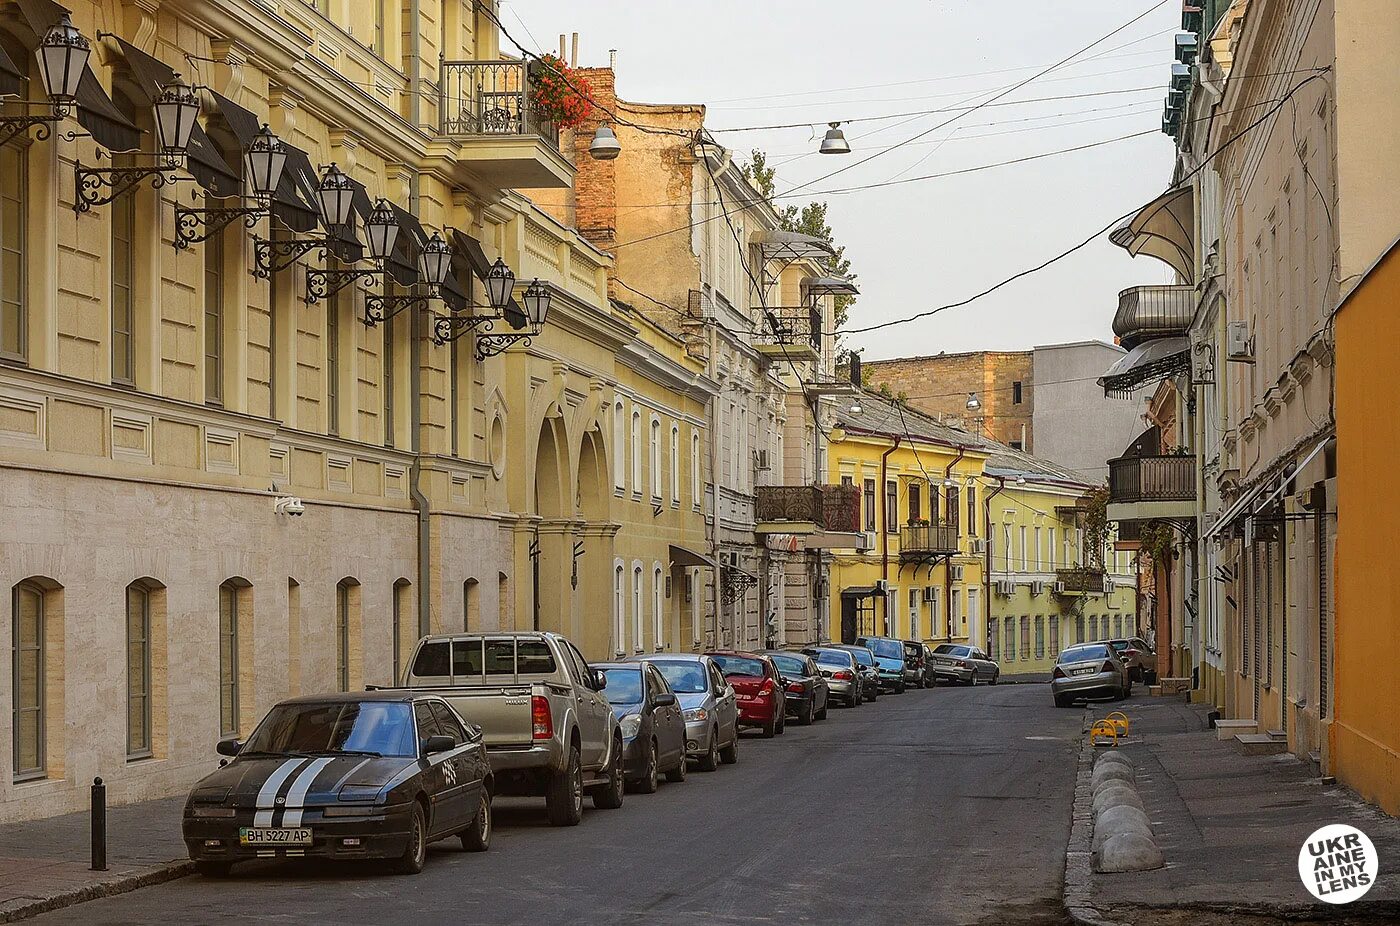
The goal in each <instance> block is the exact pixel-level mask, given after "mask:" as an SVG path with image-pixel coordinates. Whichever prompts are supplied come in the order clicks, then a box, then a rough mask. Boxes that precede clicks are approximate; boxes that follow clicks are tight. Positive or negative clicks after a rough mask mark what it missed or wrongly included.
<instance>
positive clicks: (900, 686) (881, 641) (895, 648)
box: [856, 637, 904, 694]
mask: <svg viewBox="0 0 1400 926" xmlns="http://www.w3.org/2000/svg"><path fill="white" fill-rule="evenodd" d="M856 644H857V645H859V646H864V647H865V648H866V649H868V650H870V651H871V652H872V653H874V654H875V664H876V665H877V666H878V667H879V670H880V688H881V690H883V691H893V692H894V693H895V694H903V693H904V641H903V640H895V639H892V638H891V637H858V638H856Z"/></svg>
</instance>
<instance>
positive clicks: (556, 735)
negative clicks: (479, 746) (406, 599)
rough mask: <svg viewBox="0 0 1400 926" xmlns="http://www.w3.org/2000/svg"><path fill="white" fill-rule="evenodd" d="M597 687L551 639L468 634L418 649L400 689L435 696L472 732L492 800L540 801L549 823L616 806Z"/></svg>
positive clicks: (617, 749) (618, 787)
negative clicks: (586, 798)
mask: <svg viewBox="0 0 1400 926" xmlns="http://www.w3.org/2000/svg"><path fill="white" fill-rule="evenodd" d="M605 684H606V681H605V680H604V678H603V675H602V673H600V672H597V671H595V670H594V669H593V668H592V667H591V666H589V665H588V663H587V662H586V661H585V660H584V658H583V656H582V655H580V653H579V651H578V649H577V648H576V647H575V646H574V645H573V644H572V643H570V642H569V641H568V640H567V639H565V638H564V637H562V636H560V635H559V634H556V633H509V632H507V633H468V634H444V635H438V636H427V637H424V638H423V639H421V640H419V641H418V646H417V648H415V649H414V651H413V655H412V657H411V658H410V659H409V661H408V668H407V670H406V671H405V673H404V679H403V686H404V687H405V688H412V689H414V690H424V689H426V690H427V691H430V692H432V693H433V694H436V695H439V696H441V697H443V698H445V699H446V700H447V701H448V702H449V703H451V705H452V706H453V707H455V708H456V709H457V710H458V712H459V713H461V715H462V716H463V717H465V718H466V719H467V720H470V721H471V722H472V723H474V724H476V725H477V726H479V727H481V730H482V735H483V737H484V739H485V742H486V753H487V757H488V758H489V759H490V761H491V772H492V775H493V777H494V779H495V784H496V793H498V794H508V795H524V796H543V797H544V799H545V807H546V808H547V810H548V812H549V822H550V823H551V824H553V825H555V826H573V825H575V824H577V823H578V822H579V821H580V820H582V819H583V795H584V792H585V791H587V792H589V793H590V794H591V795H592V797H593V806H595V807H599V808H604V809H612V808H615V807H621V806H622V796H623V752H622V732H621V730H620V729H619V728H618V723H617V718H616V716H615V715H614V714H613V710H612V706H611V705H610V704H609V703H608V699H607V698H606V697H605V696H604V695H603V693H602V692H603V687H604V685H605Z"/></svg>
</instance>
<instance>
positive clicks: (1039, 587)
mask: <svg viewBox="0 0 1400 926" xmlns="http://www.w3.org/2000/svg"><path fill="white" fill-rule="evenodd" d="M1044 594H1045V583H1044V582H1039V581H1037V582H1032V583H1031V597H1032V598H1034V597H1037V596H1039V595H1044Z"/></svg>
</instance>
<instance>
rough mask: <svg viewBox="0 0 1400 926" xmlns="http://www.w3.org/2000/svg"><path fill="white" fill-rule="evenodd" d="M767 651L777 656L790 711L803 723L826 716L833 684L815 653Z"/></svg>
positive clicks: (775, 661) (774, 658) (770, 655)
mask: <svg viewBox="0 0 1400 926" xmlns="http://www.w3.org/2000/svg"><path fill="white" fill-rule="evenodd" d="M763 655H765V656H767V657H768V658H769V659H771V660H773V665H775V666H777V668H778V675H779V676H780V677H781V679H782V683H783V688H784V689H785V690H786V691H787V712H788V713H789V714H792V715H793V716H794V717H796V718H797V722H798V723H800V724H802V725H803V726H806V725H807V724H809V723H811V722H812V721H813V720H825V719H826V702H827V700H828V699H829V698H830V696H831V686H830V685H828V684H827V681H826V679H825V678H824V677H823V676H822V673H821V670H820V669H818V668H817V664H816V663H815V662H813V661H812V657H811V656H807V655H804V654H802V653H790V652H786V651H784V650H769V651H768V652H766V653H764V654H763Z"/></svg>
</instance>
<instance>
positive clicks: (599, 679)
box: [590, 669, 608, 691]
mask: <svg viewBox="0 0 1400 926" xmlns="http://www.w3.org/2000/svg"><path fill="white" fill-rule="evenodd" d="M590 671H591V672H592V673H593V690H594V691H602V690H603V689H604V688H606V687H608V677H607V676H606V675H604V674H603V673H602V672H599V671H598V670H597V669H592V670H590Z"/></svg>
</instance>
